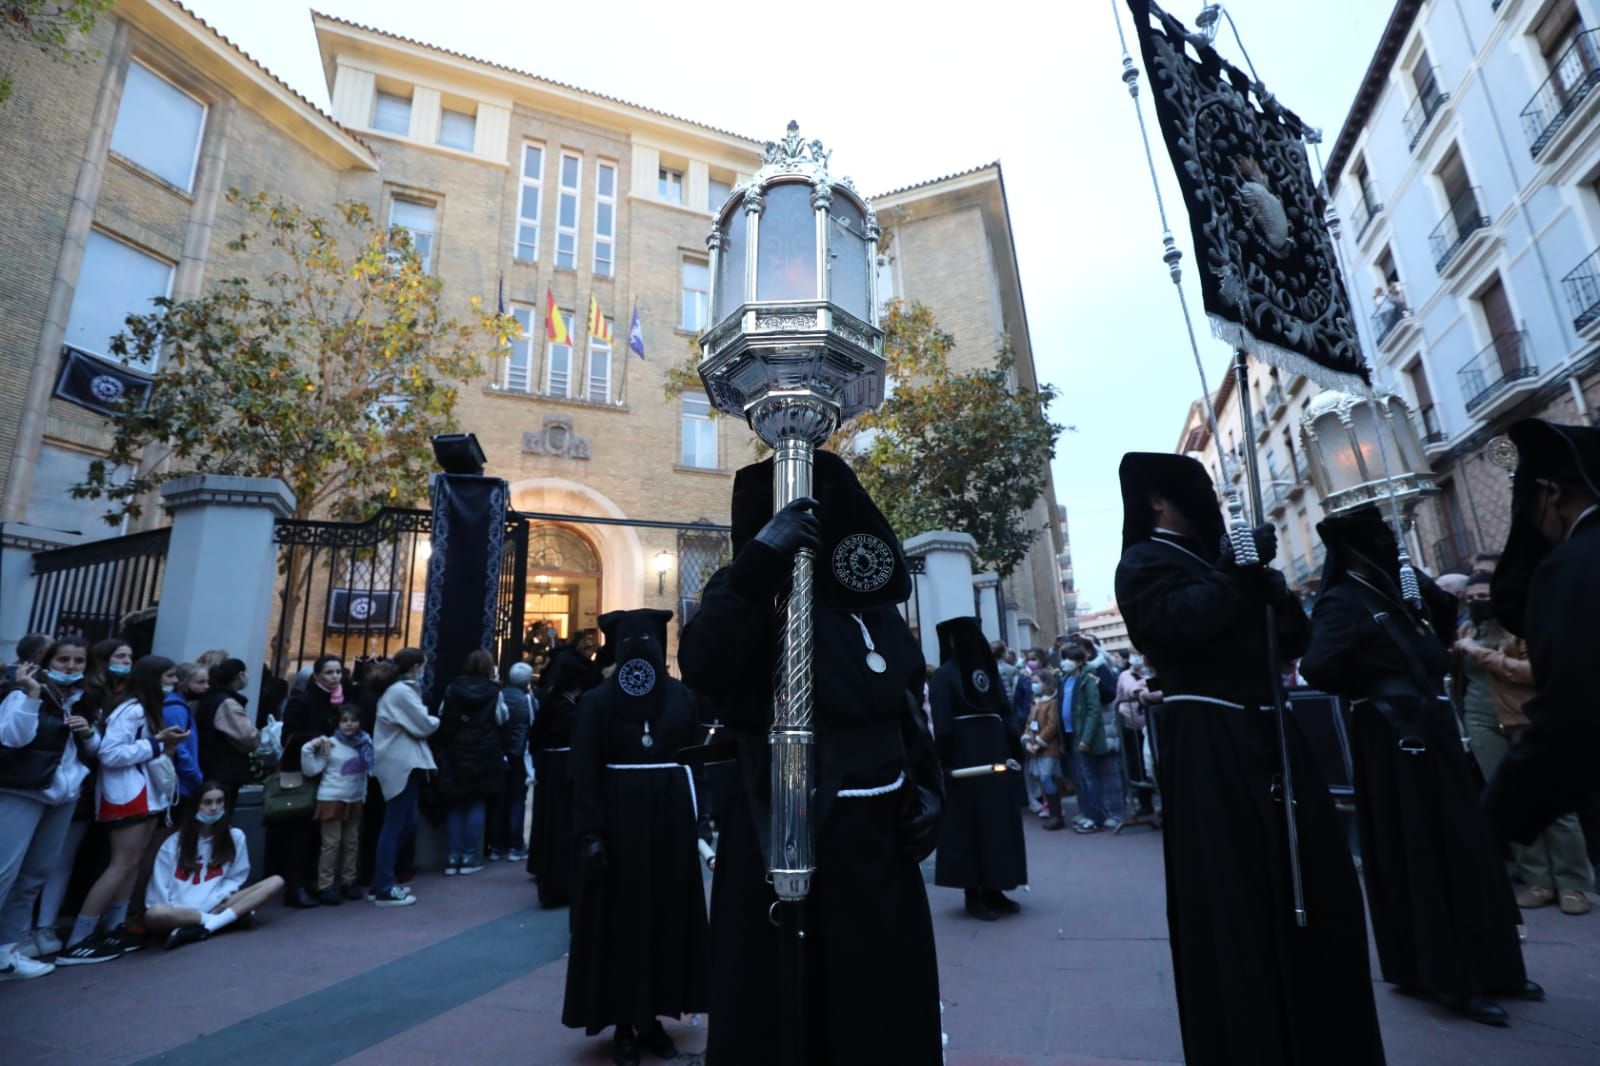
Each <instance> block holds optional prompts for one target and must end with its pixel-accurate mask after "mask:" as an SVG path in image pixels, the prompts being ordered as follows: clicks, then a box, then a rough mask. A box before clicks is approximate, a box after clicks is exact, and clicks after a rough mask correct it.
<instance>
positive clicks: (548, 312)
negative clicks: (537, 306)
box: [544, 289, 593, 344]
mask: <svg viewBox="0 0 1600 1066" xmlns="http://www.w3.org/2000/svg"><path fill="white" fill-rule="evenodd" d="M590 299H593V297H590ZM544 308H545V310H544V335H545V338H546V339H547V340H549V341H550V343H551V344H571V343H572V331H571V330H569V329H568V328H567V316H566V315H563V314H562V313H561V308H559V307H557V306H556V296H555V293H553V292H551V291H550V290H549V289H545V290H544Z"/></svg>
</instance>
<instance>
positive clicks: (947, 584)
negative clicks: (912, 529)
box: [903, 530, 978, 664]
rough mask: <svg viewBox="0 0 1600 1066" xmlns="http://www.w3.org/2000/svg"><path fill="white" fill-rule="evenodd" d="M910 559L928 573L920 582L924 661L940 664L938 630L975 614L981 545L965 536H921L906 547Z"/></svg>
mask: <svg viewBox="0 0 1600 1066" xmlns="http://www.w3.org/2000/svg"><path fill="white" fill-rule="evenodd" d="M903 547H904V549H905V553H906V557H907V558H910V559H922V560H923V566H924V567H925V570H924V572H923V574H922V575H921V576H920V577H918V578H917V579H916V582H917V612H918V615H919V617H918V620H917V622H918V626H919V627H920V629H921V632H922V657H923V658H924V659H926V660H927V661H928V662H930V663H933V664H937V663H938V662H939V634H938V633H937V632H936V631H935V627H936V626H937V625H938V624H939V623H940V622H943V621H944V620H945V619H947V618H960V617H962V616H969V615H971V614H972V561H973V559H975V558H977V555H978V542H977V541H975V540H973V539H972V538H971V537H970V536H968V535H967V534H965V533H954V532H949V531H946V530H934V531H933V532H931V533H919V534H917V535H916V536H914V537H912V538H911V539H910V540H908V541H906V542H905V543H904V545H903Z"/></svg>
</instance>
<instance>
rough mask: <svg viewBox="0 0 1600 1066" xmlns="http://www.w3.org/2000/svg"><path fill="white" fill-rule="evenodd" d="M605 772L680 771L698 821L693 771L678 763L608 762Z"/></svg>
mask: <svg viewBox="0 0 1600 1066" xmlns="http://www.w3.org/2000/svg"><path fill="white" fill-rule="evenodd" d="M606 769H607V770H682V771H683V774H684V777H685V778H686V779H687V780H688V782H689V806H691V807H693V808H694V820H695V821H697V822H698V821H699V820H700V797H699V796H698V795H696V794H695V790H694V771H693V770H691V769H689V768H688V767H687V766H685V765H683V764H682V763H678V762H608V763H606Z"/></svg>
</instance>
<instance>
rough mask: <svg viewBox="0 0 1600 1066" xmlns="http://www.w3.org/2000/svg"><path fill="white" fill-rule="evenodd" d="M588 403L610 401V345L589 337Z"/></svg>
mask: <svg viewBox="0 0 1600 1066" xmlns="http://www.w3.org/2000/svg"><path fill="white" fill-rule="evenodd" d="M587 396H588V400H589V402H590V403H610V402H611V345H609V344H607V343H606V342H605V341H599V340H595V339H594V338H593V337H590V338H589V391H588V394H587Z"/></svg>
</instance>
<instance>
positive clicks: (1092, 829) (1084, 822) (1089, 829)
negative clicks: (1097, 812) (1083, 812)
mask: <svg viewBox="0 0 1600 1066" xmlns="http://www.w3.org/2000/svg"><path fill="white" fill-rule="evenodd" d="M1072 828H1073V830H1074V831H1075V832H1078V833H1098V832H1100V827H1099V826H1097V825H1095V824H1094V823H1093V822H1091V821H1089V819H1087V818H1079V819H1078V820H1077V821H1076V822H1073V823H1072Z"/></svg>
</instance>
